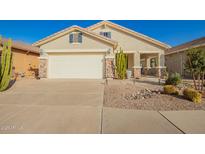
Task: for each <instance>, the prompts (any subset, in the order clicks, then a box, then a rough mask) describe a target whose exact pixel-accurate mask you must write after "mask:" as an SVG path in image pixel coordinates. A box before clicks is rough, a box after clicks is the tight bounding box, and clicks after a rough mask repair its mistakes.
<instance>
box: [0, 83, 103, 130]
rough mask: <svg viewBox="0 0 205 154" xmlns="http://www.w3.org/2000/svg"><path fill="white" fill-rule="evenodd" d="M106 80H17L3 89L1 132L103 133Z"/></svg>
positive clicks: (1, 95) (0, 109) (0, 103)
mask: <svg viewBox="0 0 205 154" xmlns="http://www.w3.org/2000/svg"><path fill="white" fill-rule="evenodd" d="M103 82H104V81H102V80H21V81H17V82H16V84H15V85H14V86H13V87H12V88H11V89H9V90H8V91H6V92H3V93H0V133H100V132H101V111H102V105H103V93H104V84H103Z"/></svg>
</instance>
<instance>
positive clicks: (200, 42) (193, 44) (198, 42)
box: [165, 37, 205, 55]
mask: <svg viewBox="0 0 205 154" xmlns="http://www.w3.org/2000/svg"><path fill="white" fill-rule="evenodd" d="M203 46H205V37H201V38H199V39H195V40H193V41H190V42H187V43H184V44H181V45H178V46H175V47H173V48H170V49H168V50H167V51H166V53H165V55H169V54H173V53H177V52H181V51H185V50H187V49H190V48H197V47H203Z"/></svg>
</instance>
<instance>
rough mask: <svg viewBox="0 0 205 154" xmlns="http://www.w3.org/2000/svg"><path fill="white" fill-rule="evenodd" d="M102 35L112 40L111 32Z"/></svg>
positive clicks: (101, 33)
mask: <svg viewBox="0 0 205 154" xmlns="http://www.w3.org/2000/svg"><path fill="white" fill-rule="evenodd" d="M100 35H102V36H105V37H108V38H111V32H100Z"/></svg>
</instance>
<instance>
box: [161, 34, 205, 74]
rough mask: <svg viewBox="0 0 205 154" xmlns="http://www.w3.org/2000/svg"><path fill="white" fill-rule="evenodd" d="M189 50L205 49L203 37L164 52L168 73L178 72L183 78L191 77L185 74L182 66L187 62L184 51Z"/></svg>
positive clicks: (204, 38)
mask: <svg viewBox="0 0 205 154" xmlns="http://www.w3.org/2000/svg"><path fill="white" fill-rule="evenodd" d="M191 48H204V49H205V37H202V38H199V39H196V40H193V41H190V42H187V43H184V44H181V45H178V46H176V47H173V48H170V49H168V50H167V51H166V52H165V63H166V67H167V71H168V72H169V73H174V72H178V73H180V74H181V75H182V76H183V77H186V78H189V77H191V74H190V73H187V72H186V71H185V69H184V64H185V63H186V60H187V58H186V51H187V50H188V49H191Z"/></svg>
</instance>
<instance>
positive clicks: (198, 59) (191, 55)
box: [185, 48, 205, 91]
mask: <svg viewBox="0 0 205 154" xmlns="http://www.w3.org/2000/svg"><path fill="white" fill-rule="evenodd" d="M186 55H187V60H186V63H185V70H186V71H187V72H189V73H191V75H192V78H193V82H194V87H195V89H196V90H200V91H203V86H204V75H205V50H204V49H201V48H192V49H189V50H188V51H187V53H186Z"/></svg>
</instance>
